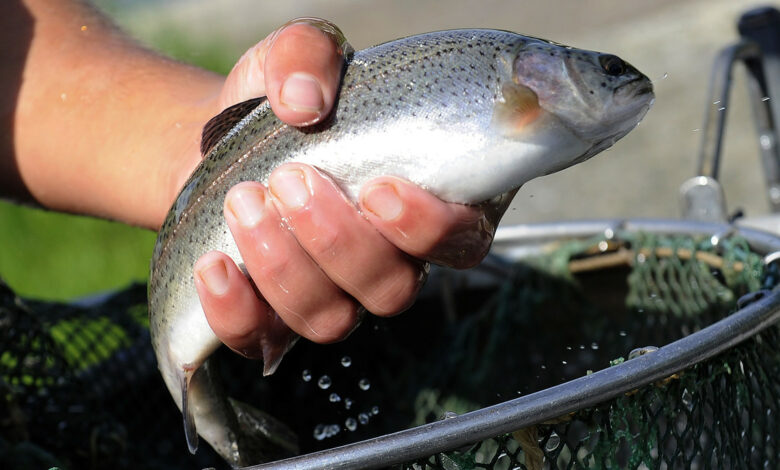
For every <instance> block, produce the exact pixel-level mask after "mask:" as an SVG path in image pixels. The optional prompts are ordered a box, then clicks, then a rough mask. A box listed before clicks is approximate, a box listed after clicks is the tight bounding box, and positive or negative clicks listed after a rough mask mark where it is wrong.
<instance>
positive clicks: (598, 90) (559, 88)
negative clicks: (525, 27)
mask: <svg viewBox="0 0 780 470" xmlns="http://www.w3.org/2000/svg"><path fill="white" fill-rule="evenodd" d="M499 61H500V64H499V65H500V70H501V73H500V77H499V79H500V83H499V85H498V86H499V91H500V93H498V95H499V97H498V99H497V100H496V102H495V105H494V112H493V124H494V126H495V127H497V128H498V129H499V130H500V132H501V134H502V135H503V137H504V138H506V139H507V141H512V140H514V141H515V142H521V143H524V144H528V143H532V144H534V145H536V146H537V147H539V148H544V149H546V150H547V152H545V155H544V156H543V157H542V156H541V155H540V157H541V158H538V159H535V161H534V164H533V168H534V171H533V173H532V174H529V176H539V175H542V174H549V173H552V172H554V171H558V170H561V169H563V168H566V167H568V166H571V165H574V164H576V163H579V162H582V161H584V160H587V159H588V158H590V157H592V156H593V155H595V154H597V153H599V152H601V151H602V150H604V149H606V148H608V147H611V146H612V145H613V144H614V143H615V142H616V141H617V140H618V139H620V138H621V137H623V136H625V135H626V134H627V133H628V132H630V131H631V130H632V129H633V128H634V127H636V125H637V124H638V123H639V122H640V121H641V120H642V118H643V117H644V116H645V114H646V113H647V111H648V110H649V109H650V106H651V105H652V103H653V100H654V95H653V85H652V83H651V81H650V80H649V79H648V78H647V77H646V76H645V75H643V74H642V73H641V72H640V71H638V70H637V69H636V68H635V67H633V66H632V65H630V64H629V63H627V62H625V61H624V60H622V59H620V58H619V57H617V56H615V55H612V54H605V53H600V52H594V51H588V50H582V49H575V48H572V47H568V46H564V45H561V44H557V43H554V42H550V41H545V40H542V39H536V38H527V37H524V38H522V39H518V40H517V41H516V42H515V44H514V47H512V48H508V49H506V50H505V51H504V55H503V56H502V57H500V58H499ZM529 166H530V165H529Z"/></svg>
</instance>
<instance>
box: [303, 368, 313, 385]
mask: <svg viewBox="0 0 780 470" xmlns="http://www.w3.org/2000/svg"><path fill="white" fill-rule="evenodd" d="M301 378H302V379H303V381H304V382H309V381H310V380H311V371H310V370H309V369H303V372H301Z"/></svg>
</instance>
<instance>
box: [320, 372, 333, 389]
mask: <svg viewBox="0 0 780 470" xmlns="http://www.w3.org/2000/svg"><path fill="white" fill-rule="evenodd" d="M332 384H333V381H332V380H330V377H328V376H327V375H323V376H322V377H320V380H318V381H317V386H318V387H320V388H321V389H323V390H327V389H329V388H330V386H331V385H332Z"/></svg>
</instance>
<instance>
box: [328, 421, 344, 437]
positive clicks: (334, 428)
mask: <svg viewBox="0 0 780 470" xmlns="http://www.w3.org/2000/svg"><path fill="white" fill-rule="evenodd" d="M339 431H341V426H339V425H338V424H331V425H330V426H328V436H327V437H333V436H335V435H336V434H338V433H339Z"/></svg>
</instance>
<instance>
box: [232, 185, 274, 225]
mask: <svg viewBox="0 0 780 470" xmlns="http://www.w3.org/2000/svg"><path fill="white" fill-rule="evenodd" d="M227 207H228V210H230V212H232V213H233V216H234V217H235V218H236V219H237V220H238V223H239V224H241V225H242V226H244V227H246V228H252V227H254V226H255V225H257V224H258V223H260V221H261V220H262V219H263V214H264V213H265V195H264V194H263V193H262V191H258V190H256V189H249V188H239V189H237V190H236V191H234V192H232V193H231V194H230V198H229V199H228V203H227Z"/></svg>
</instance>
